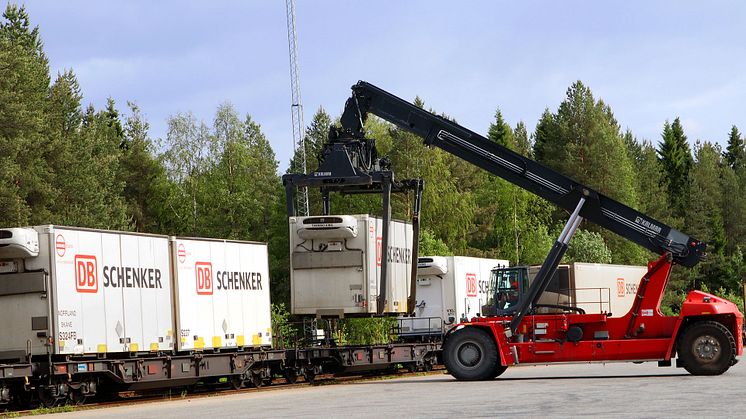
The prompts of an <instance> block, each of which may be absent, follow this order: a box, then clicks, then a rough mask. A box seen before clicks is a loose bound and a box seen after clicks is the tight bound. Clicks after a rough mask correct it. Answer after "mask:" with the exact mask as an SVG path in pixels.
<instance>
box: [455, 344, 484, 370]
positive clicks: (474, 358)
mask: <svg viewBox="0 0 746 419" xmlns="http://www.w3.org/2000/svg"><path fill="white" fill-rule="evenodd" d="M457 359H458V362H459V364H461V365H463V366H464V367H466V368H474V367H475V366H476V365H477V364H479V361H481V360H482V349H481V348H480V347H479V345H477V344H476V343H474V342H464V344H463V345H461V346H460V347H459V348H458V353H457Z"/></svg>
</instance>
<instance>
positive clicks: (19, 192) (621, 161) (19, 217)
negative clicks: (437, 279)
mask: <svg viewBox="0 0 746 419" xmlns="http://www.w3.org/2000/svg"><path fill="white" fill-rule="evenodd" d="M347 87H348V86H347V85H346V84H343V85H340V89H346V88H347ZM83 98H84V93H83V87H81V86H80V84H79V83H78V80H77V78H76V75H75V69H66V70H64V71H62V72H60V73H58V74H55V75H53V74H50V65H49V60H48V58H47V56H46V55H45V53H44V48H43V40H42V39H41V36H40V33H39V28H38V27H36V26H34V25H33V24H32V21H31V19H30V17H29V15H28V13H27V12H26V11H25V9H24V8H23V7H21V6H16V5H13V4H9V5H8V6H7V7H6V9H5V11H4V13H3V17H2V19H0V226H3V227H15V226H24V225H39V224H60V225H69V226H80V227H91V228H103V229H118V230H127V231H139V232H148V233H158V234H168V235H182V236H199V237H216V238H224V239H243V240H253V241H263V242H267V243H268V244H269V251H270V274H271V289H272V301H273V303H283V302H287V301H288V299H289V272H288V253H289V251H288V237H287V236H288V227H287V214H286V212H285V211H286V210H285V204H284V200H285V196H284V189H283V187H282V182H281V179H280V176H281V174H282V173H290V172H293V173H297V172H300V171H301V169H300V167H301V166H300V158H299V157H298V156H299V153H298V152H296V155H295V156H294V157H293V158H292V159H291V161H290V164H289V167H287V168H285V167H281V166H280V162H279V161H278V159H277V157H276V155H275V153H274V151H273V149H272V144H279V143H282V142H284V141H288V139H285V138H272V139H269V138H267V137H266V136H265V134H264V133H263V132H262V127H261V125H260V124H259V122H258V121H255V120H254V119H253V118H252V117H251V115H250V114H248V113H247V114H245V115H242V114H240V113H239V111H238V110H237V109H235V107H234V106H233V105H232V104H231V103H230V102H228V101H226V102H225V103H223V104H222V105H220V106H219V107H218V108H217V109H215V114H214V116H213V118H212V120H210V121H203V120H201V119H200V118H198V117H197V116H195V115H193V114H192V113H190V112H185V113H175V114H173V115H172V116H171V117H169V118H168V121H167V123H168V131H167V133H166V135H165V138H153V137H152V136H151V134H150V132H149V124H148V121H147V119H146V118H145V117H144V115H143V112H142V110H141V109H140V108H139V107H138V105H137V98H132V101H130V102H127V103H115V102H114V100H112V99H109V100H108V102H107V103H106V105H105V106H103V107H99V108H96V107H94V106H93V105H91V104H85V103H83ZM411 99H413V100H414V101H415V103H416V104H417V105H418V106H421V107H423V108H426V107H427V104H426V103H425V102H424V101H423V100H421V99H420V98H411ZM491 106H492V107H494V108H495V109H496V110H495V114H494V120H493V121H492V123H491V124H490V125H489V126H488V127H469V128H471V129H472V130H475V131H477V132H486V134H487V136H488V138H489V139H491V140H493V141H495V142H498V143H500V144H502V145H505V146H507V147H509V148H511V149H513V150H515V151H517V152H519V153H521V154H523V155H525V156H528V157H530V158H532V159H534V160H536V161H538V162H539V163H542V164H544V165H547V166H549V167H551V168H553V169H555V170H557V171H559V172H561V173H563V174H565V175H567V176H569V177H571V178H573V179H575V180H576V181H578V182H581V183H584V184H586V185H588V186H591V187H593V188H595V189H597V190H598V191H599V192H601V193H603V194H606V195H608V196H610V197H612V198H615V199H617V200H619V201H621V202H623V203H625V204H627V205H629V206H631V207H633V208H636V209H638V210H640V211H642V212H644V213H646V214H648V215H650V216H651V217H653V218H656V219H658V220H660V221H663V222H665V223H667V224H668V225H670V226H672V227H675V228H677V229H679V230H681V231H684V232H686V233H687V234H689V235H691V236H693V237H696V238H697V239H699V240H702V241H705V242H707V243H708V256H707V258H706V259H705V260H704V261H703V262H701V263H700V264H699V265H697V266H696V267H695V268H693V269H685V268H681V267H677V268H675V270H674V273H673V274H672V278H671V282H670V283H669V287H668V291H667V294H666V297H665V299H664V306H663V310H664V312H667V313H675V312H676V311H677V310H678V307H679V304H680V303H681V301H683V298H684V296H685V295H686V292H688V290H691V289H694V288H698V289H703V290H709V291H710V292H713V293H715V294H718V295H721V296H724V297H726V298H728V299H731V300H732V301H736V302H738V303H739V304H740V305H741V307H742V309H743V300H742V298H741V297H740V295H741V287H742V283H743V280H744V276H745V275H746V263H745V262H744V255H743V251H744V248H746V224H745V223H744V222H743V220H744V219H746V148H745V146H744V136H743V135H742V134H741V132H740V131H739V129H738V128H737V127H736V126H735V125H734V126H731V127H723V138H716V139H693V138H688V137H687V134H686V132H685V129H684V126H683V125H682V123H681V120H680V119H679V118H678V117H677V116H676V115H671V116H670V119H669V120H666V121H661V131H660V137H659V138H654V139H647V138H638V137H637V136H635V134H634V132H632V131H631V130H630V129H625V128H622V126H623V124H622V123H620V122H619V121H617V119H616V118H615V116H614V113H613V111H612V108H611V106H610V104H607V103H605V102H604V101H603V100H602V99H601V98H598V97H595V96H594V95H593V93H592V91H591V88H590V87H589V86H587V85H586V84H584V83H583V82H582V81H576V82H575V83H573V84H572V85H571V86H569V87H568V88H567V91H566V95H565V97H564V100H563V101H562V102H561V103H560V104H559V106H558V107H557V108H556V109H549V108H547V109H544V110H543V113H541V117H540V118H539V120H538V123H537V124H536V126H535V127H533V128H532V129H531V128H529V127H527V126H526V125H525V124H524V123H523V122H521V121H512V122H511V121H506V120H505V119H504V118H503V115H502V113H501V111H500V107H503V108H507V107H509V106H510V104H509V103H505V104H497V103H495V104H492V105H491ZM431 111H432V112H435V113H439V114H440V113H441V112H443V111H447V110H440V109H435V110H432V109H431ZM540 112H542V111H541V110H540V109H537V114H538V113H540ZM288 123H290V120H289V118H288ZM333 124H335V116H333V115H329V114H328V113H327V112H326V111H325V110H324V109H323V108H319V109H318V110H316V112H315V114H314V115H313V119H312V122H311V124H310V125H309V126H308V127H307V129H306V132H305V138H306V143H305V147H306V153H307V156H309V157H308V167H307V170H308V171H309V172H310V171H313V170H314V168H315V167H316V166H317V165H318V160H317V158H316V156H318V155H319V151H320V149H321V147H322V145H323V143H324V141H325V139H326V136H327V133H328V131H329V127H330V126H332V125H333ZM366 131H367V133H368V136H369V137H370V138H375V139H376V141H377V144H378V148H379V151H380V152H381V154H382V155H386V156H388V158H389V159H390V160H391V162H392V168H393V170H394V171H395V173H396V176H397V178H399V179H403V178H412V177H420V178H423V179H424V180H425V184H426V187H425V192H424V195H423V207H422V215H421V224H422V228H423V232H422V235H421V242H420V249H421V250H420V254H422V255H438V254H440V255H447V254H456V255H469V256H489V257H498V258H504V259H508V260H510V262H511V264H516V265H518V264H538V263H541V262H542V261H543V258H544V256H545V255H546V253H547V251H548V250H549V248H550V247H551V245H552V243H553V241H554V240H555V238H556V236H557V235H558V234H559V231H560V230H561V227H562V225H563V224H564V221H565V219H566V217H567V214H566V213H565V212H563V211H560V210H558V209H557V208H556V207H554V206H553V205H551V204H549V203H548V202H546V201H544V200H542V199H541V198H538V197H536V196H534V195H532V194H530V193H528V192H526V191H524V190H522V189H520V188H517V187H515V186H513V185H511V184H508V183H507V182H505V181H503V180H501V179H499V178H495V177H493V176H490V175H487V174H486V173H485V172H483V171H482V170H480V169H478V168H476V167H474V166H472V165H471V164H469V163H467V162H464V161H461V160H459V159H457V158H455V157H453V156H451V155H449V154H447V153H445V152H442V151H440V150H435V149H432V150H430V149H427V148H426V147H425V146H424V145H423V144H422V141H421V140H420V139H419V138H418V137H416V136H414V135H413V134H410V133H408V132H405V131H402V130H400V129H398V128H396V127H394V126H392V125H390V124H388V123H386V122H383V121H381V120H378V119H376V118H370V119H369V120H368V121H367V123H366ZM720 143H722V144H726V146H725V147H724V148H723V146H721V145H719V144H720ZM309 196H310V202H311V214H318V213H320V211H321V200H320V194H319V193H318V191H310V192H309ZM413 198H414V197H413V196H403V195H402V196H396V197H395V198H394V202H393V213H394V216H395V217H397V218H404V219H408V218H409V217H410V216H411V214H410V213H409V211H411V207H412V204H411V200H412V199H413ZM380 206H381V203H380V198H379V197H373V196H352V197H340V196H333V202H332V208H333V210H334V212H335V213H378V212H380ZM656 257H657V255H654V254H652V253H650V252H648V251H647V250H645V249H643V248H641V247H639V246H637V245H634V244H632V243H631V242H628V241H626V240H624V239H622V238H621V237H619V236H616V235H615V234H613V233H611V232H608V231H606V230H603V229H600V228H598V227H597V226H595V225H593V224H590V223H584V224H583V225H582V226H581V229H580V230H579V231H578V232H577V234H576V235H575V237H574V238H573V241H572V242H571V245H570V248H569V250H568V253H567V254H566V257H565V261H566V262H572V261H582V262H602V263H617V264H645V263H647V261H648V260H650V259H654V258H656Z"/></svg>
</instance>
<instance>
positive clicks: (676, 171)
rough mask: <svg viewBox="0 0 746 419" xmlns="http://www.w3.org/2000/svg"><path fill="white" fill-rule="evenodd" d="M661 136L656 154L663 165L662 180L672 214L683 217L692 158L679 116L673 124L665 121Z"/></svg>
mask: <svg viewBox="0 0 746 419" xmlns="http://www.w3.org/2000/svg"><path fill="white" fill-rule="evenodd" d="M661 136H662V138H663V140H662V141H661V142H660V143H658V155H659V159H660V162H661V165H662V167H663V173H664V179H663V182H664V185H665V187H666V190H667V191H668V198H669V202H670V206H671V208H672V210H673V216H674V217H683V216H684V209H685V208H686V202H687V201H688V199H689V196H688V195H689V183H690V181H689V171H690V170H691V167H692V165H693V159H692V154H691V151H690V149H689V143H688V142H687V139H686V135H684V129H683V127H682V126H681V121H680V120H679V118H676V119H675V120H674V122H673V124H669V123H668V121H666V123H665V124H664V125H663V133H662V135H661Z"/></svg>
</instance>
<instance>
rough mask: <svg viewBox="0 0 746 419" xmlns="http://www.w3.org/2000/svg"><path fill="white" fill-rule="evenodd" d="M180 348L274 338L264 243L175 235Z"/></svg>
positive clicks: (231, 345)
mask: <svg viewBox="0 0 746 419" xmlns="http://www.w3.org/2000/svg"><path fill="white" fill-rule="evenodd" d="M171 251H172V261H173V264H174V288H175V289H176V292H175V296H176V301H175V310H176V322H177V324H178V335H179V339H178V349H179V350H180V351H188V350H206V349H222V348H240V347H261V346H270V345H271V344H272V324H271V309H270V301H269V289H270V288H269V262H268V253H267V245H266V244H265V243H255V242H244V241H229V240H213V239H194V238H173V239H172V243H171Z"/></svg>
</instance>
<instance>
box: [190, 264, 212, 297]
mask: <svg viewBox="0 0 746 419" xmlns="http://www.w3.org/2000/svg"><path fill="white" fill-rule="evenodd" d="M194 273H195V276H196V278H197V294H199V295H212V263H210V262H197V263H196V264H195V265H194Z"/></svg>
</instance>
